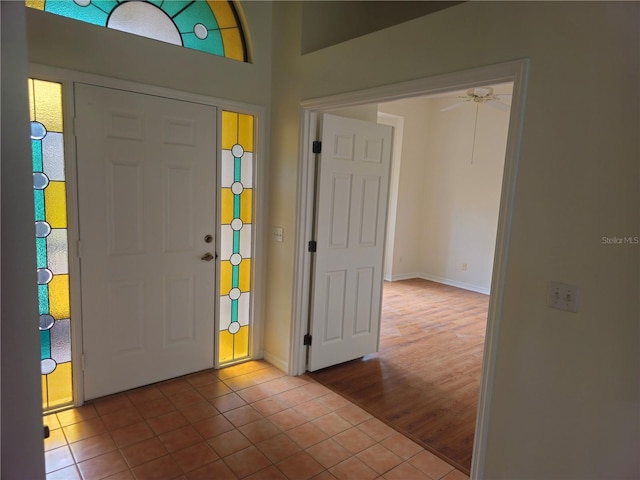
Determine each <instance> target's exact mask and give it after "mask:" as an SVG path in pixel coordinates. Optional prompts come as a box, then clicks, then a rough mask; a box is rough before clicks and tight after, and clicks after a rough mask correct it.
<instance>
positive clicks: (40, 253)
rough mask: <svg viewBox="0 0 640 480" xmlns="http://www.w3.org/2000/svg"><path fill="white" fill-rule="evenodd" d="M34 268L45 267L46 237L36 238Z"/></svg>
mask: <svg viewBox="0 0 640 480" xmlns="http://www.w3.org/2000/svg"><path fill="white" fill-rule="evenodd" d="M36 263H37V267H36V268H47V239H46V238H36Z"/></svg>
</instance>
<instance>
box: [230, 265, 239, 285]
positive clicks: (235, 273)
mask: <svg viewBox="0 0 640 480" xmlns="http://www.w3.org/2000/svg"><path fill="white" fill-rule="evenodd" d="M239 275H240V267H239V266H238V265H233V266H232V267H231V287H232V288H238V285H239V284H240V282H239V281H238V277H239Z"/></svg>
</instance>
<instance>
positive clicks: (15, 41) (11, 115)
mask: <svg viewBox="0 0 640 480" xmlns="http://www.w3.org/2000/svg"><path fill="white" fill-rule="evenodd" d="M0 9H1V15H0V17H1V18H2V25H1V26H0V31H1V32H2V41H1V43H0V45H1V47H2V52H1V55H0V58H1V60H2V67H1V71H2V81H1V83H2V120H1V121H2V152H1V158H2V201H1V203H2V228H1V230H2V253H1V255H2V293H1V294H0V297H1V298H2V322H1V330H0V331H1V334H0V335H1V339H2V342H1V348H0V350H1V351H2V360H1V361H0V365H1V366H2V380H1V381H0V388H1V401H0V404H1V406H2V409H1V411H0V417H1V418H2V420H1V422H0V424H1V425H2V431H1V434H0V446H1V449H0V457H2V462H0V464H1V470H0V477H2V478H3V479H4V480H23V479H26V478H29V479H33V480H39V479H44V477H45V465H44V455H43V443H42V439H43V429H42V393H41V390H40V386H41V383H40V353H39V352H40V346H39V344H40V336H39V334H38V301H37V298H38V292H37V289H36V282H35V271H36V262H35V255H34V252H35V239H34V235H33V173H32V170H31V151H30V145H29V114H28V112H29V105H28V103H27V81H26V77H27V45H26V38H25V34H24V25H25V18H24V6H23V5H22V4H20V3H19V2H0Z"/></svg>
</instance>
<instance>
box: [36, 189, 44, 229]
mask: <svg viewBox="0 0 640 480" xmlns="http://www.w3.org/2000/svg"><path fill="white" fill-rule="evenodd" d="M33 203H34V207H35V220H36V222H39V221H44V219H45V218H44V217H45V215H44V190H34V191H33Z"/></svg>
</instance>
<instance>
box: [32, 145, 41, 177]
mask: <svg viewBox="0 0 640 480" xmlns="http://www.w3.org/2000/svg"><path fill="white" fill-rule="evenodd" d="M31 159H32V160H33V171H34V172H41V171H42V140H31Z"/></svg>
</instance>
